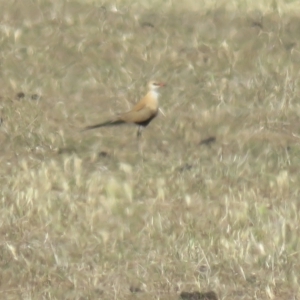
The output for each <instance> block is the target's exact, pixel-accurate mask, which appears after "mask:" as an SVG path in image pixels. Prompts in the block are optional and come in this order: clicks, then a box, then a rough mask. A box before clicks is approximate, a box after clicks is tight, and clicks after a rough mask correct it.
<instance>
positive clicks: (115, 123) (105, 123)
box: [83, 119, 124, 131]
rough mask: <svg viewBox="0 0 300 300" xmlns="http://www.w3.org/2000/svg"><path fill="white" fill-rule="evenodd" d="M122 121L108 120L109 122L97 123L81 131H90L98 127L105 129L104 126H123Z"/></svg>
mask: <svg viewBox="0 0 300 300" xmlns="http://www.w3.org/2000/svg"><path fill="white" fill-rule="evenodd" d="M123 123H124V121H123V120H120V119H118V120H110V121H106V122H104V123H99V124H96V125H91V126H87V127H85V128H84V129H83V131H85V130H90V129H95V128H99V127H105V126H115V125H120V124H123Z"/></svg>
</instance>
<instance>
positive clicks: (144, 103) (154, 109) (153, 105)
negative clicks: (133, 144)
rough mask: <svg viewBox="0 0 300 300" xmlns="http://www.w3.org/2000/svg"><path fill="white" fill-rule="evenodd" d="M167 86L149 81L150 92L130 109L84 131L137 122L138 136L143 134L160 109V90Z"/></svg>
mask: <svg viewBox="0 0 300 300" xmlns="http://www.w3.org/2000/svg"><path fill="white" fill-rule="evenodd" d="M164 86H166V84H165V83H163V82H159V81H156V80H152V81H150V82H149V83H148V93H147V94H146V95H145V96H144V97H143V98H142V99H141V100H140V101H139V102H138V103H137V104H136V105H135V106H134V107H133V108H132V109H131V110H129V111H127V112H124V113H120V114H118V115H117V116H116V117H114V118H112V119H110V120H107V121H105V122H102V123H99V124H95V125H91V126H87V127H85V128H84V129H83V131H86V130H90V129H95V128H99V127H106V126H116V125H121V124H128V123H132V124H136V125H138V131H137V138H138V139H139V137H140V136H141V133H142V129H143V128H145V127H146V126H148V125H149V123H150V122H151V121H152V120H153V119H154V118H155V117H156V116H157V114H158V111H159V105H158V98H159V92H158V90H159V89H160V88H161V87H164Z"/></svg>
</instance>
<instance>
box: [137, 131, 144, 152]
mask: <svg viewBox="0 0 300 300" xmlns="http://www.w3.org/2000/svg"><path fill="white" fill-rule="evenodd" d="M142 131H143V127H142V126H139V128H138V131H137V135H136V136H137V142H138V148H139V152H140V154H142V155H143V149H142V144H141V137H142Z"/></svg>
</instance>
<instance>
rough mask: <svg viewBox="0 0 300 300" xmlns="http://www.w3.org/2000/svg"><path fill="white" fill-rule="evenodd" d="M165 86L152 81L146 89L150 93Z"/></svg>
mask: <svg viewBox="0 0 300 300" xmlns="http://www.w3.org/2000/svg"><path fill="white" fill-rule="evenodd" d="M165 85H166V84H165V83H163V82H159V81H156V80H152V81H150V82H149V83H148V88H149V90H150V91H157V90H158V89H159V88H161V87H164V86H165Z"/></svg>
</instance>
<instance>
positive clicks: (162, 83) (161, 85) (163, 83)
mask: <svg viewBox="0 0 300 300" xmlns="http://www.w3.org/2000/svg"><path fill="white" fill-rule="evenodd" d="M166 85H167V84H166V83H165V82H161V83H160V84H159V86H160V87H164V86H166Z"/></svg>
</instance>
